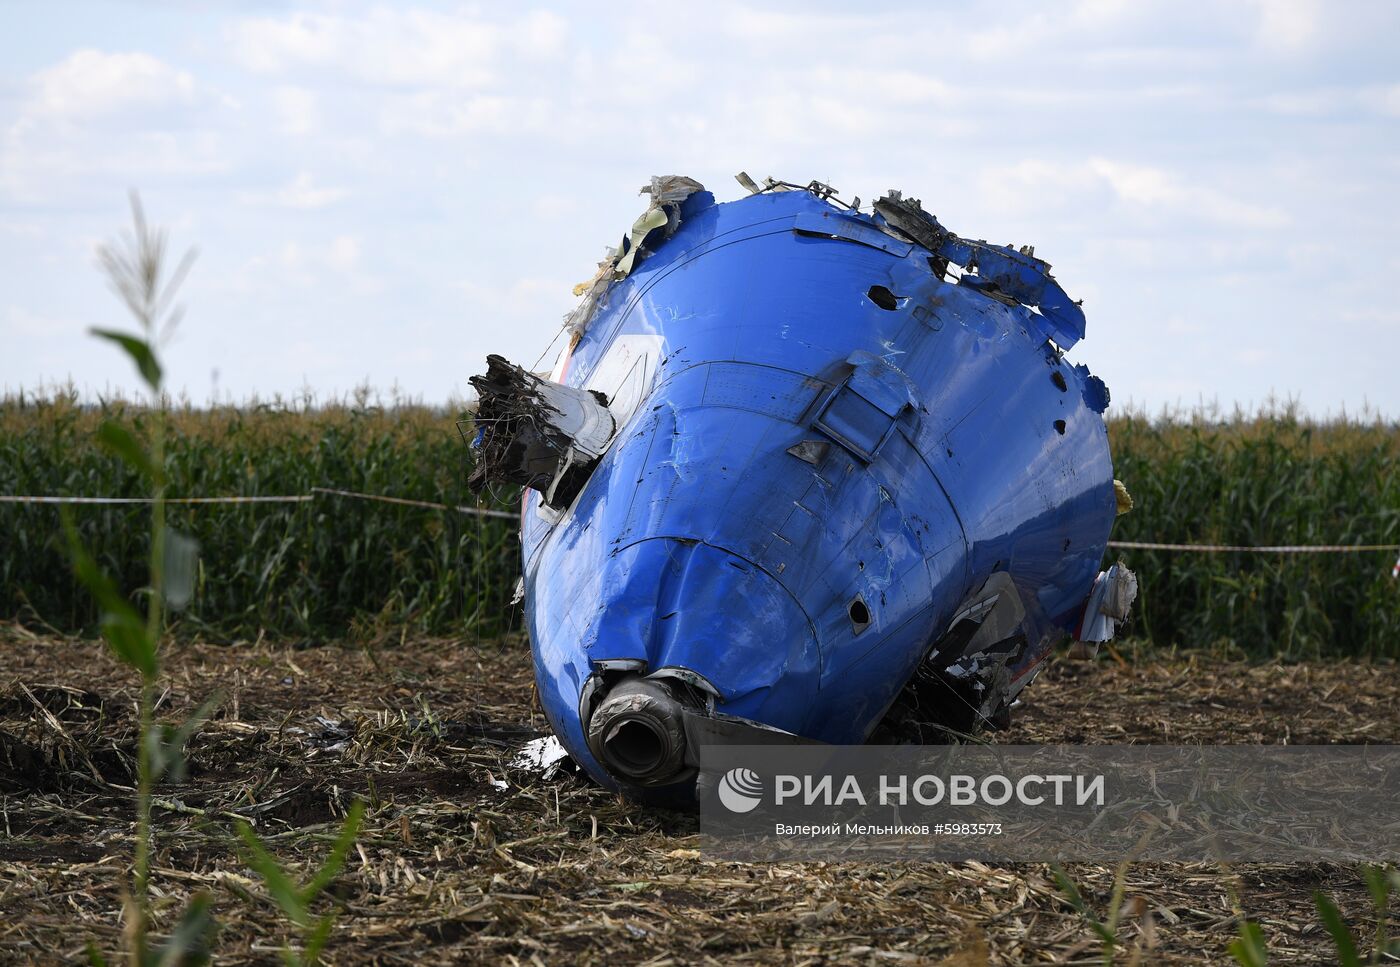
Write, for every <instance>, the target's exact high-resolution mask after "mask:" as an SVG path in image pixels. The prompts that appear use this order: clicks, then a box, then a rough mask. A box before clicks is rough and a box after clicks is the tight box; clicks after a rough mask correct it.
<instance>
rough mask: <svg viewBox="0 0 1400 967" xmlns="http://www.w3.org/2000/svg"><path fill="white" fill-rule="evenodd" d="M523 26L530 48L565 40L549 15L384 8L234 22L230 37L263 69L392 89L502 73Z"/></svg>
mask: <svg viewBox="0 0 1400 967" xmlns="http://www.w3.org/2000/svg"><path fill="white" fill-rule="evenodd" d="M517 26H519V27H521V28H522V37H523V38H524V41H523V43H524V46H525V47H526V48H527V49H529V50H531V51H535V52H538V51H540V50H543V49H547V48H550V47H551V46H552V47H556V48H557V46H558V44H559V43H561V42H562V36H561V35H562V27H561V25H560V24H559V23H558V21H557V18H551V17H549V16H546V17H538V16H536V17H532V18H526V19H525V20H524V21H523V23H521V24H518V25H513V24H496V23H492V22H490V21H487V20H482V19H476V18H474V17H467V16H458V15H451V14H442V13H438V12H435V11H430V10H424V9H421V8H401V9H395V8H380V9H376V10H374V11H372V12H370V13H369V14H368V15H366V16H363V17H345V16H338V15H333V14H319V13H295V14H292V15H291V16H289V17H282V18H277V17H260V18H254V19H250V20H245V21H242V22H241V23H238V24H237V25H235V26H234V27H233V28H232V29H231V30H230V39H231V40H232V43H233V51H234V55H235V56H236V57H237V58H238V60H239V61H240V62H241V63H242V64H243V65H244V66H245V67H247V68H248V69H249V70H252V71H256V72H259V73H266V74H284V73H287V72H290V71H294V70H301V69H308V68H311V69H322V70H330V71H333V72H336V73H341V74H346V75H349V76H352V77H356V78H359V79H361V80H364V81H369V82H371V83H375V84H383V85H389V86H424V85H442V86H447V87H452V88H473V87H481V86H483V85H485V84H487V83H489V82H490V81H492V80H493V79H494V78H495V77H496V72H495V69H494V65H495V62H496V60H497V55H498V52H499V50H500V48H501V47H502V46H504V45H508V44H511V43H514V41H513V40H512V38H513V35H514V28H515V27H517Z"/></svg>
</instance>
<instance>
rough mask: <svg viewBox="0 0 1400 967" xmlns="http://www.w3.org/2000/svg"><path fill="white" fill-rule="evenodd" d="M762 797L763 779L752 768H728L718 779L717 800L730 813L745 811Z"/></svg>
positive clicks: (756, 803) (751, 807)
mask: <svg viewBox="0 0 1400 967" xmlns="http://www.w3.org/2000/svg"><path fill="white" fill-rule="evenodd" d="M762 798H763V780H762V779H760V778H759V777H758V773H756V772H754V771H753V770H752V769H742V768H741V769H730V770H729V771H728V772H726V773H725V774H724V775H722V776H720V779H719V801H720V802H722V803H724V808H725V809H728V810H729V811H730V812H731V813H746V812H748V811H749V810H751V809H753V808H754V807H755V806H757V805H758V804H759V802H760V801H761V800H762Z"/></svg>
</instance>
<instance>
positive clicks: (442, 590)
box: [0, 392, 519, 640]
mask: <svg viewBox="0 0 1400 967" xmlns="http://www.w3.org/2000/svg"><path fill="white" fill-rule="evenodd" d="M114 415H115V416H119V417H120V418H122V419H124V420H125V421H126V422H128V423H129V424H132V425H134V426H135V427H136V428H137V429H138V432H139V428H140V426H141V424H142V422H143V416H142V413H141V410H140V408H139V407H136V406H133V405H132V404H128V403H124V402H112V403H105V404H101V405H97V406H89V407H85V406H82V405H79V403H78V402H77V401H76V398H75V396H74V395H73V394H71V393H56V394H48V395H45V396H43V397H41V398H38V399H35V398H25V397H21V396H11V397H9V398H7V399H4V400H0V493H5V494H50V495H67V496H103V497H127V496H139V495H141V494H142V493H143V492H144V491H143V490H142V482H141V481H140V480H138V479H137V475H136V474H135V472H134V471H132V470H131V469H130V468H129V467H128V466H127V465H126V464H124V463H122V462H121V461H120V460H118V459H117V458H116V457H115V456H113V455H112V454H111V453H110V452H108V451H106V450H104V449H101V448H100V447H99V446H98V445H97V444H96V443H95V441H94V437H93V434H94V432H95V430H96V428H97V426H98V424H99V423H100V422H101V421H102V419H103V418H104V417H106V416H114ZM456 418H457V417H456V415H455V414H453V413H451V412H448V411H445V410H443V411H439V410H430V409H428V408H425V407H421V406H415V405H412V404H404V403H401V402H392V403H390V404H389V405H383V404H381V403H377V402H373V401H372V400H371V398H370V396H369V394H367V393H364V392H361V393H359V394H357V395H356V396H355V397H353V398H351V399H347V400H343V401H339V402H334V403H331V404H328V405H322V406H311V405H305V404H291V403H287V402H285V401H281V400H278V401H274V402H271V403H257V402H253V403H249V404H247V405H244V406H242V407H239V408H232V407H216V408H212V409H195V408H193V407H190V406H176V407H174V408H173V409H172V411H171V412H170V414H169V423H168V427H167V441H166V449H167V456H168V461H169V467H170V470H169V475H170V481H171V483H170V491H169V496H170V497H171V498H177V499H178V498H180V497H203V496H221V497H222V496H241V497H243V496H274V495H300V494H307V493H309V492H310V490H311V488H312V487H317V486H329V487H334V488H339V489H344V490H354V491H362V492H365V493H373V494H393V495H396V496H400V497H410V498H417V499H422V500H428V501H433V502H439V503H446V504H465V505H476V504H477V503H478V500H477V499H476V498H475V497H474V496H471V495H468V494H467V492H466V487H465V480H466V466H467V463H466V461H467V453H466V449H465V447H464V445H463V443H462V440H461V438H460V436H459V434H458V432H457V429H456V426H455V420H456ZM480 503H481V504H482V506H487V505H488V504H487V502H485V501H481V502H480ZM490 506H492V507H495V508H496V509H510V504H509V503H508V502H506V503H500V502H498V503H495V504H490ZM517 506H518V505H517ZM72 511H73V520H74V522H75V524H76V525H77V527H78V531H79V533H80V535H81V536H82V539H83V540H84V542H85V543H86V544H87V546H88V547H90V548H91V549H92V551H93V553H94V555H95V556H96V557H97V559H98V561H99V563H101V564H102V566H103V567H105V568H106V569H107V570H108V572H109V573H111V574H112V575H114V576H115V577H116V578H117V580H118V582H119V585H120V586H121V587H128V588H131V587H139V586H140V585H141V584H142V582H143V579H144V568H145V560H146V546H145V544H146V541H147V540H148V537H147V519H148V514H149V510H148V509H147V508H146V507H144V506H142V505H117V506H82V505H79V506H76V507H74V508H72ZM167 514H168V517H169V521H170V524H171V526H172V527H174V528H175V529H177V530H179V531H181V532H183V533H184V534H186V535H188V536H190V537H193V538H194V539H195V540H196V541H198V543H199V569H198V575H197V582H196V587H195V594H194V598H193V600H192V601H191V603H190V606H189V607H188V608H187V609H186V610H185V611H184V612H183V613H182V614H181V615H180V616H178V617H179V620H178V623H177V624H176V625H175V631H176V632H183V633H186V634H198V635H200V636H203V637H207V638H213V639H216V640H218V639H237V638H256V637H257V636H258V635H260V634H266V635H269V636H279V637H284V638H292V639H297V638H301V639H325V638H344V637H347V636H350V637H365V636H370V635H377V634H381V633H383V632H385V631H387V630H389V629H393V630H394V631H400V630H403V631H414V632H458V631H462V630H463V629H470V630H471V631H472V632H473V633H475V634H481V635H494V634H499V633H501V632H503V631H506V630H508V627H509V624H510V622H511V621H512V620H513V618H514V617H515V615H513V613H512V609H511V607H510V599H511V597H512V593H513V591H514V585H515V577H514V575H516V574H518V569H519V560H518V553H519V552H518V543H517V540H516V537H515V535H514V532H515V530H516V527H515V525H514V524H513V523H512V522H511V521H509V520H504V519H499V518H483V517H478V516H471V515H465V514H460V513H456V512H444V511H440V510H432V509H425V508H417V507H407V506H402V505H394V504H383V503H369V502H365V501H361V500H350V499H346V498H341V497H335V496H317V497H316V498H315V499H314V500H311V501H306V502H301V503H285V504H281V503H249V504H202V505H200V504H195V505H184V504H178V503H174V504H171V505H170V506H169V507H168V509H167ZM0 534H3V535H4V539H3V552H0V589H3V590H0V609H3V611H5V612H8V613H9V615H10V616H13V617H18V618H19V619H20V620H22V621H26V622H31V623H35V624H36V625H38V626H40V627H42V626H44V625H47V626H49V627H51V628H53V629H56V630H61V631H64V632H74V631H79V630H86V629H91V628H92V627H93V626H94V625H95V624H96V622H97V620H98V614H97V611H96V607H95V605H94V604H93V603H92V601H91V599H90V598H89V597H88V596H87V595H85V594H84V593H83V591H82V589H81V588H80V587H79V585H78V584H77V582H76V580H75V579H74V578H73V577H72V575H71V568H70V564H69V561H68V556H67V550H66V544H65V541H64V537H63V534H62V529H61V527H60V524H59V516H58V511H57V508H56V507H53V506H45V505H24V504H19V505H16V504H0Z"/></svg>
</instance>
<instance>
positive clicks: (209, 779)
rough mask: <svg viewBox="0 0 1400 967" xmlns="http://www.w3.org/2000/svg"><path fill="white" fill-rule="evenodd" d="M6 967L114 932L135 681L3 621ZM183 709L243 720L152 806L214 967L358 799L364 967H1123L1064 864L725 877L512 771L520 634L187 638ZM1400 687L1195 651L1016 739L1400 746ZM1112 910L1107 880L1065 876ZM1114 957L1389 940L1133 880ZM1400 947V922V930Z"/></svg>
mask: <svg viewBox="0 0 1400 967" xmlns="http://www.w3.org/2000/svg"><path fill="white" fill-rule="evenodd" d="M0 657H3V665H2V666H0V812H2V813H3V816H2V817H0V820H2V821H3V830H0V832H2V833H3V835H0V911H3V917H0V958H3V959H4V960H5V961H7V962H69V961H74V960H80V959H82V958H83V957H84V954H83V951H84V947H85V944H86V943H87V942H88V941H94V942H95V943H96V945H97V946H98V947H99V948H101V949H103V950H106V951H108V952H112V951H115V950H116V949H117V948H118V946H119V944H120V938H121V928H120V910H121V896H122V884H123V872H124V870H125V869H126V868H127V865H128V863H129V857H130V855H131V843H132V836H133V828H134V826H133V815H134V811H133V806H132V796H131V792H130V791H129V790H130V786H131V785H132V781H133V780H132V777H131V774H132V750H133V744H132V735H133V716H134V713H133V701H134V696H135V688H134V685H135V683H134V681H133V679H132V676H131V674H130V673H128V672H126V671H124V670H122V669H121V668H120V667H119V666H117V665H116V664H115V663H114V662H113V661H111V660H110V659H109V658H108V657H107V656H106V654H105V652H104V651H103V650H102V648H101V646H100V645H98V644H96V643H93V642H88V641H74V640H62V639H55V638H40V637H36V636H35V635H33V634H31V633H30V632H28V631H25V630H22V629H19V628H16V627H9V626H6V627H0ZM167 663H168V669H169V672H170V674H169V679H170V684H169V689H168V691H166V692H165V694H164V695H163V697H162V703H163V704H162V715H164V716H168V717H169V718H171V719H175V718H178V717H180V716H181V713H182V712H188V710H190V709H191V708H193V707H195V706H197V705H198V704H199V703H200V702H202V701H203V700H204V699H205V698H206V697H208V696H209V695H211V694H213V693H215V692H219V693H222V696H223V700H222V704H221V705H220V706H219V707H218V709H217V711H216V712H215V713H214V716H213V718H212V719H211V721H210V722H209V723H208V724H207V725H206V726H205V727H204V729H203V730H202V731H201V732H200V733H199V735H198V736H197V737H196V738H195V739H194V740H193V741H192V742H191V744H190V746H189V750H188V753H189V760H190V773H189V776H188V779H187V780H186V781H185V782H184V783H181V784H167V785H163V786H162V787H161V788H160V789H159V792H158V799H159V801H158V807H157V809H156V826H157V830H158V834H157V835H158V840H157V854H156V861H155V874H154V877H153V884H154V891H155V893H156V895H157V896H158V898H159V899H158V900H157V901H156V907H157V911H158V917H159V918H160V921H161V923H162V924H163V925H164V926H166V927H169V926H170V925H171V923H172V921H173V919H174V917H175V916H176V915H177V912H178V911H179V909H180V908H181V907H182V905H183V902H184V900H185V898H186V897H188V896H189V895H190V894H191V893H192V892H193V891H197V890H205V891H208V892H209V893H210V894H211V895H212V897H213V902H214V909H215V915H216V917H217V919H218V921H219V923H220V924H221V932H220V934H219V936H218V939H217V941H216V950H217V962H219V963H225V964H244V963H269V962H276V960H277V959H278V957H279V951H280V949H281V948H282V946H283V944H286V943H294V938H293V935H292V934H291V933H290V932H289V930H288V927H287V925H286V923H285V922H284V921H283V920H282V919H281V918H280V916H279V914H278V912H277V908H276V907H275V906H274V905H273V904H272V902H271V901H270V900H269V899H268V897H267V894H266V892H265V891H264V890H263V888H262V886H261V885H260V883H259V881H258V880H257V879H256V877H255V876H254V875H253V874H252V872H251V871H250V870H249V869H248V867H247V866H246V865H245V863H244V862H243V861H242V860H241V859H240V857H239V854H238V853H237V851H236V850H235V848H234V836H233V833H232V826H233V819H234V818H235V817H242V818H245V819H249V820H254V821H256V824H257V828H258V831H259V834H260V835H261V836H262V837H263V838H264V841H265V842H267V843H268V845H269V848H271V849H272V850H273V851H274V852H275V853H276V854H277V855H279V856H280V857H281V858H282V859H283V861H284V862H287V863H290V864H292V865H293V866H296V867H298V868H299V869H301V870H303V871H304V870H306V869H309V868H310V867H311V866H313V865H314V864H315V863H318V862H319V861H320V858H321V857H322V856H324V854H325V851H326V850H327V849H328V842H329V840H330V839H331V838H332V836H333V833H334V831H335V829H336V827H337V824H338V822H339V818H338V817H340V816H341V815H343V812H344V810H345V808H346V807H347V805H348V804H349V803H350V801H351V800H352V798H353V797H362V798H363V799H364V800H365V801H366V802H367V803H368V813H367V819H366V823H365V826H364V828H363V830H362V833H361V836H360V839H359V844H358V846H357V848H356V849H355V850H353V851H352V852H351V856H350V862H349V863H348V864H347V866H346V868H345V870H344V871H343V872H342V873H341V874H340V876H339V877H338V878H337V879H336V881H335V882H334V883H333V885H332V890H333V893H334V899H327V900H323V901H320V903H321V905H320V907H318V910H329V909H331V908H332V905H333V904H335V905H338V906H339V907H340V910H341V912H340V915H339V918H338V920H337V922H336V926H335V929H334V933H333V935H332V940H331V944H330V948H329V954H328V960H329V961H330V962H332V963H337V964H342V963H344V964H348V963H367V962H376V963H412V964H428V963H458V962H463V961H471V962H478V961H479V962H490V963H512V964H527V963H544V964H554V963H578V964H601V963H606V964H609V965H616V964H623V963H627V964H631V963H647V964H667V963H736V962H737V963H807V964H818V963H842V964H845V963H896V964H944V965H948V967H972V965H981V964H989V963H990V964H1024V963H1057V964H1091V963H1101V962H1102V954H1101V952H1100V947H1099V942H1098V940H1097V939H1096V938H1095V937H1094V935H1093V933H1092V931H1091V930H1090V928H1089V927H1088V925H1087V924H1086V923H1085V921H1084V920H1083V918H1082V917H1081V916H1080V915H1079V914H1077V913H1076V912H1075V911H1074V910H1073V909H1072V908H1071V907H1070V906H1069V904H1068V903H1067V902H1066V899H1065V897H1064V895H1063V894H1062V893H1061V892H1060V891H1059V890H1058V889H1057V888H1056V885H1055V883H1054V880H1053V879H1052V877H1051V875H1050V871H1049V870H1048V868H1046V867H1044V866H1040V865H1032V864H1023V865H1019V866H1015V867H1004V868H996V867H990V866H986V865H982V864H978V863H963V864H952V865H949V864H930V863H908V864H903V865H889V864H881V865H873V864H872V865H856V864H843V865H826V864H816V863H810V864H780V865H772V866H769V865H743V864H737V863H720V862H712V861H708V860H707V859H706V858H705V857H704V856H703V855H702V854H701V853H700V852H699V851H698V849H697V839H698V838H697V837H696V835H695V829H696V826H695V820H694V819H693V818H692V817H690V816H685V815H677V814H672V813H666V812H661V811H654V810H646V809H641V808H637V807H634V806H630V805H628V804H626V803H624V802H622V801H621V800H620V799H619V798H618V797H616V796H614V795H611V794H609V793H606V792H604V791H602V790H600V789H598V788H596V787H593V786H591V785H589V784H587V783H586V782H584V781H583V780H580V779H577V778H574V777H572V776H562V777H559V778H556V779H553V780H549V781H542V780H541V779H539V778H538V777H537V776H535V775H533V774H531V773H529V772H526V771H524V770H519V769H514V768H512V767H511V766H509V765H508V764H507V763H508V761H509V759H510V758H511V756H512V754H513V750H515V749H516V748H517V747H518V746H519V745H520V744H521V743H522V742H524V741H525V740H527V739H529V738H531V737H534V736H536V735H538V734H540V733H541V732H542V730H543V728H544V723H543V719H542V718H541V716H540V715H539V714H538V711H537V710H536V709H533V708H532V705H531V681H530V667H529V657H528V653H527V651H526V649H525V647H524V646H523V644H522V643H521V642H519V641H509V642H504V643H493V644H490V645H475V644H473V643H471V642H463V641H443V640H434V641H409V642H406V643H404V642H399V641H394V642H391V643H387V644H385V645H383V646H382V647H380V648H377V649H373V650H371V651H366V650H364V649H357V648H354V647H348V646H341V645H335V644H327V645H320V646H314V647H305V646H304V644H303V646H300V647H291V646H282V645H273V644H267V643H261V644H256V645H254V644H248V645H232V646H217V645H190V646H183V647H181V646H177V647H174V648H172V650H171V651H170V653H169V654H168V659H167ZM1398 697H1400V668H1397V667H1396V666H1395V665H1393V664H1392V665H1357V664H1348V663H1334V664H1302V665H1288V666H1282V665H1254V666H1249V665H1240V664H1231V663H1226V662H1223V661H1220V660H1213V659H1207V658H1203V657H1200V656H1196V657H1186V658H1173V659H1170V660H1167V659H1156V660H1152V661H1146V660H1141V661H1127V660H1116V659H1115V658H1113V657H1111V656H1110V657H1107V658H1105V659H1102V660H1101V661H1099V662H1098V663H1096V664H1092V665H1084V664H1076V663H1069V662H1064V661H1056V662H1055V663H1054V664H1053V665H1052V666H1051V667H1050V668H1049V669H1047V671H1046V672H1045V674H1044V675H1042V676H1041V679H1040V680H1039V681H1038V682H1036V684H1035V685H1034V686H1033V687H1032V688H1031V689H1030V690H1029V691H1028V692H1027V693H1026V702H1025V707H1023V708H1022V709H1020V710H1019V716H1018V718H1017V719H1016V720H1015V722H1014V723H1013V727H1012V729H1011V731H1010V732H1009V733H1004V734H1003V735H1002V736H1001V737H1000V739H999V740H1005V741H1012V742H1075V743H1081V742H1082V743H1109V742H1111V743H1118V742H1172V743H1183V742H1207V743H1222V742H1228V743H1277V742H1292V743H1329V742H1339V743H1356V742H1372V743H1396V742H1400V715H1397V712H1396V709H1397V707H1398V706H1397V698H1398ZM1070 873H1071V875H1072V876H1073V877H1074V878H1075V879H1076V880H1077V881H1078V882H1079V884H1080V888H1081V890H1082V891H1083V893H1084V895H1085V897H1086V899H1088V901H1089V903H1090V904H1091V905H1092V906H1093V907H1095V908H1096V909H1097V910H1099V911H1100V913H1104V912H1106V907H1107V905H1108V898H1109V895H1110V892H1111V890H1112V886H1113V879H1114V871H1113V870H1111V869H1106V868H1101V867H1091V866H1076V867H1071V868H1070ZM1124 876H1125V881H1126V894H1125V896H1126V900H1125V904H1124V910H1125V913H1124V915H1123V922H1122V923H1121V925H1120V927H1119V930H1118V962H1121V963H1133V962H1136V963H1142V964H1178V963H1182V964H1184V963H1191V964H1196V963H1224V962H1229V957H1228V955H1227V954H1226V945H1227V943H1228V942H1229V941H1230V940H1231V939H1232V938H1233V937H1234V936H1235V935H1236V931H1237V925H1238V919H1237V918H1238V914H1239V911H1241V910H1243V912H1244V913H1246V914H1247V915H1248V916H1249V917H1250V918H1252V919H1254V920H1256V921H1258V922H1260V923H1261V925H1262V927H1263V930H1264V933H1265V936H1266V937H1267V939H1268V942H1269V947H1270V952H1271V958H1272V959H1271V963H1275V964H1334V963H1336V962H1337V960H1336V955H1335V954H1334V953H1333V948H1332V945H1331V943H1330V941H1329V940H1328V938H1327V935H1326V933H1325V931H1324V930H1323V929H1322V927H1321V926H1320V924H1319V919H1318V916H1317V913H1316V911H1315V908H1314V906H1313V899H1312V894H1313V891H1314V890H1323V891H1325V892H1327V893H1328V894H1330V895H1332V896H1333V897H1334V898H1335V899H1336V901H1337V902H1338V904H1339V906H1340V907H1341V909H1342V911H1343V913H1344V915H1345V916H1346V918H1347V919H1348V920H1349V922H1351V923H1352V925H1353V928H1354V929H1355V930H1356V932H1357V933H1359V934H1362V935H1368V934H1369V933H1370V932H1371V931H1372V930H1373V929H1374V926H1375V924H1374V919H1373V913H1372V912H1371V911H1372V907H1371V903H1370V901H1369V898H1368V897H1367V894H1366V890H1365V887H1364V885H1363V883H1362V881H1361V878H1360V876H1359V875H1358V873H1357V871H1356V870H1355V869H1352V868H1346V867H1339V866H1326V865H1293V866H1246V867H1236V868H1234V869H1232V870H1223V869H1221V868H1220V867H1219V866H1214V865H1181V864H1177V865H1167V864H1137V865H1134V866H1131V867H1129V868H1128V869H1127V871H1126V873H1125V874H1124ZM1392 929H1394V925H1392Z"/></svg>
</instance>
